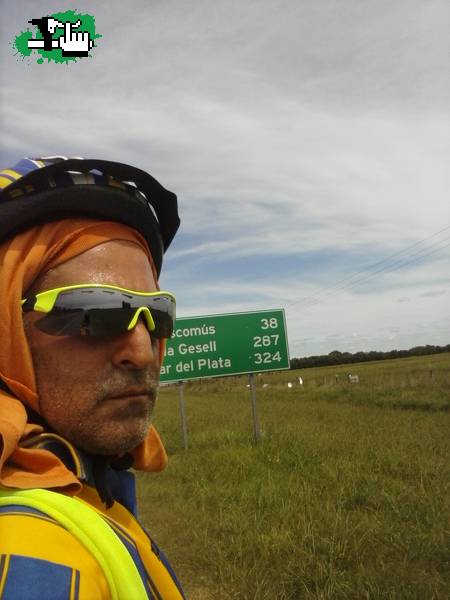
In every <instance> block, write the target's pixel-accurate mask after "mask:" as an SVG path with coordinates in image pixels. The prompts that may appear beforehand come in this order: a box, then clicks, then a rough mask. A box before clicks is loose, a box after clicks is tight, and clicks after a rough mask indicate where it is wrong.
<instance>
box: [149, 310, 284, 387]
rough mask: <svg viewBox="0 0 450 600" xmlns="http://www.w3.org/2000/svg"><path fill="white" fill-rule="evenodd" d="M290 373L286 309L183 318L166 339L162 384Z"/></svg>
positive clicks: (177, 322) (178, 320)
mask: <svg viewBox="0 0 450 600" xmlns="http://www.w3.org/2000/svg"><path fill="white" fill-rule="evenodd" d="M281 369H289V350H288V344H287V335H286V323H285V318H284V310H283V309H276V310H264V311H259V312H244V313H230V314H224V315H205V316H203V317H181V318H179V319H177V320H176V324H175V331H174V333H173V335H172V337H171V338H170V340H167V347H166V353H165V357H164V363H163V366H162V367H161V381H166V382H169V381H185V380H187V379H199V378H203V377H218V376H223V375H239V374H242V373H258V372H260V371H278V370H281Z"/></svg>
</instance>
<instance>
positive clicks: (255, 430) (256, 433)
mask: <svg viewBox="0 0 450 600" xmlns="http://www.w3.org/2000/svg"><path fill="white" fill-rule="evenodd" d="M248 381H249V383H250V394H251V397H252V415H253V433H254V436H255V444H257V443H258V442H259V440H260V438H261V432H260V430H259V421H258V413H257V410H256V388H255V374H254V373H249V375H248Z"/></svg>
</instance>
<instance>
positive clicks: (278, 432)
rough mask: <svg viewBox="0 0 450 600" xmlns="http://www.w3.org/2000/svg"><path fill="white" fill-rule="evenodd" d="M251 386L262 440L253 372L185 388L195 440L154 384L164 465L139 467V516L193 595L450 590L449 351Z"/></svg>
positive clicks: (201, 598) (257, 598)
mask: <svg viewBox="0 0 450 600" xmlns="http://www.w3.org/2000/svg"><path fill="white" fill-rule="evenodd" d="M349 371H351V372H352V373H357V374H358V375H359V377H360V383H359V384H354V385H350V384H348V383H347V382H346V381H345V374H346V373H347V372H349ZM298 375H301V376H302V377H303V379H304V385H303V386H302V387H300V386H294V387H292V388H291V389H289V388H288V387H287V385H286V384H287V382H288V381H293V380H294V378H295V377H296V376H298ZM336 375H337V376H338V378H337V380H336ZM256 382H257V386H258V389H257V402H258V414H259V420H260V425H261V433H262V437H261V441H260V443H259V444H258V445H257V446H255V445H254V444H253V439H252V437H253V429H252V418H251V404H250V394H249V390H248V389H247V388H246V383H247V379H246V378H245V377H233V378H231V377H229V378H223V379H218V380H202V381H196V382H192V383H188V384H186V386H185V398H186V414H187V419H188V430H189V449H188V450H187V451H185V450H184V449H183V445H182V437H181V433H180V421H179V409H178V389H177V388H176V387H168V388H164V389H162V390H161V393H160V398H159V405H158V409H157V415H156V424H157V426H158V428H159V431H160V432H161V435H162V437H163V439H164V441H165V443H166V447H167V449H168V452H169V455H170V458H171V460H170V463H169V467H168V468H167V469H166V471H164V472H163V473H160V474H151V475H144V476H140V477H139V479H138V488H139V495H140V507H141V518H142V520H143V521H144V523H145V525H146V526H147V527H148V529H149V530H150V531H151V532H152V534H153V536H154V537H155V539H156V541H157V542H158V543H159V544H160V546H161V547H162V548H164V550H165V551H166V553H167V554H168V556H169V557H170V560H171V562H172V563H173V565H174V567H175V569H176V571H177V573H178V575H179V577H180V579H181V580H182V582H183V584H184V587H185V589H186V591H187V593H188V597H189V598H191V599H192V600H197V599H198V600H206V599H219V600H222V599H223V600H232V599H246V600H247V599H248V600H253V599H254V600H266V599H267V600H268V599H271V600H274V599H276V600H284V599H292V600H294V599H303V598H305V599H312V598H314V599H331V598H333V599H334V598H336V599H341V598H342V599H344V598H370V599H371V598H389V599H391V598H392V599H397V598H408V599H410V598H411V599H413V598H417V599H420V600H430V599H434V598H436V599H440V598H448V597H450V543H449V540H450V532H449V522H450V519H449V517H450V485H449V484H450V477H449V456H450V435H449V433H450V427H449V425H450V410H449V409H450V354H440V355H434V356H426V357H420V358H406V359H400V360H393V361H381V362H374V363H362V364H358V365H343V366H339V367H323V368H317V369H303V370H301V371H285V372H278V373H272V374H264V375H263V376H261V377H257V378H256ZM263 383H268V384H269V386H268V387H266V388H264V389H263V388H262V384H263Z"/></svg>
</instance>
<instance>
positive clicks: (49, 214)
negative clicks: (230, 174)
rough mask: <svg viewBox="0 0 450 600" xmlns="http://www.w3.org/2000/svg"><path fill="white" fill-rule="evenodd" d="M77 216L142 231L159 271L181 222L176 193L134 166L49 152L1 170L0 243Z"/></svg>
mask: <svg viewBox="0 0 450 600" xmlns="http://www.w3.org/2000/svg"><path fill="white" fill-rule="evenodd" d="M73 216H87V217H92V218H97V219H106V220H111V221H118V222H119V223H124V224H125V225H129V226H130V227H133V228H134V229H136V230H137V231H139V233H141V234H142V235H143V236H144V238H145V239H146V241H147V243H148V245H149V248H150V252H151V254H152V257H153V260H154V263H155V267H156V269H157V272H158V275H159V274H160V272H161V265H162V258H163V254H164V252H165V251H166V250H167V248H168V247H169V245H170V243H171V241H172V239H173V237H174V236H175V233H176V232H177V230H178V227H179V225H180V219H179V216H178V205H177V197H176V195H175V194H174V193H173V192H170V191H169V190H166V189H165V188H164V187H163V186H162V185H161V184H160V183H158V181H156V179H154V178H153V177H152V176H151V175H149V174H148V173H146V172H145V171H142V170H141V169H137V168H136V167H132V166H130V165H126V164H123V163H117V162H111V161H107V160H96V159H84V158H80V157H77V158H67V157H65V156H47V157H43V158H25V159H23V160H21V161H20V162H19V163H18V164H16V165H15V166H14V167H12V168H11V169H4V170H3V171H0V243H1V242H3V241H4V240H6V239H8V238H10V237H12V236H14V235H17V234H18V233H20V232H21V231H24V230H25V229H28V228H30V227H33V226H34V225H38V224H41V223H47V222H49V221H55V220H59V219H65V218H70V217H73Z"/></svg>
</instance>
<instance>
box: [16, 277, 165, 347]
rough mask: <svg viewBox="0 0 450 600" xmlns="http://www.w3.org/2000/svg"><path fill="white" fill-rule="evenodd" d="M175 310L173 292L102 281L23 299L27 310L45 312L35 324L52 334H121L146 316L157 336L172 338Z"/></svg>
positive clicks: (68, 286)
mask: <svg viewBox="0 0 450 600" xmlns="http://www.w3.org/2000/svg"><path fill="white" fill-rule="evenodd" d="M175 309H176V300H175V296H174V295H173V294H171V293H170V292H163V291H158V292H136V291H134V290H128V289H126V288H122V287H118V286H115V285H104V284H102V283H80V284H77V285H67V286H64V287H60V288H55V289H52V290H47V291H45V292H40V293H39V294H36V295H35V296H30V297H28V298H24V299H23V300H22V310H23V311H24V312H31V311H37V312H42V313H45V316H43V317H42V318H41V319H38V320H37V321H36V322H35V325H36V327H38V328H39V329H40V330H41V331H43V332H44V333H47V334H49V335H90V336H105V335H117V334H121V333H125V332H127V331H130V330H131V329H133V327H135V326H136V323H137V322H138V319H139V317H140V316H141V315H143V316H144V320H145V322H146V325H147V328H148V330H149V331H150V333H151V335H152V336H153V337H155V338H157V339H163V338H169V337H170V336H171V335H172V333H173V328H174V324H175Z"/></svg>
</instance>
